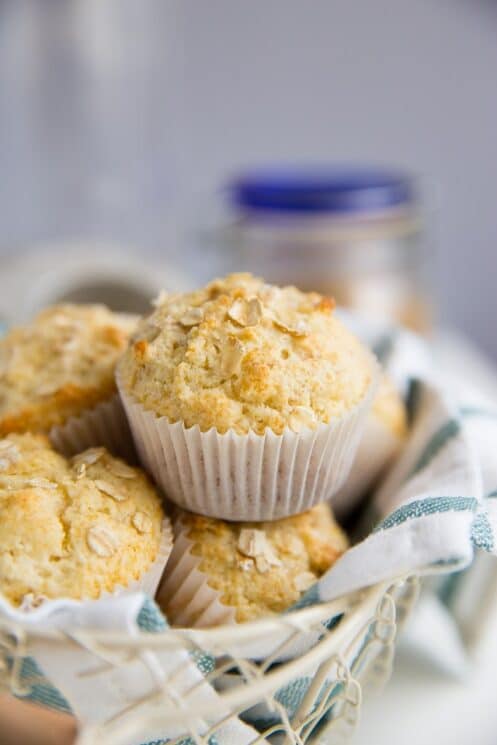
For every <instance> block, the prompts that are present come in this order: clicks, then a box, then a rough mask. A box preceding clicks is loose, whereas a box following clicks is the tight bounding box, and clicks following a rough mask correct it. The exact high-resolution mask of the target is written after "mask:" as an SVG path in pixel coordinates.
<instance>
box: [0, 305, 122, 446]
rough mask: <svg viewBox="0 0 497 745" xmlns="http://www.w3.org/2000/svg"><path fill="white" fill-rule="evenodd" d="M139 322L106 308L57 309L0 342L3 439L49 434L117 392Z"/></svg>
mask: <svg viewBox="0 0 497 745" xmlns="http://www.w3.org/2000/svg"><path fill="white" fill-rule="evenodd" d="M135 327H136V318H134V317H130V316H125V315H120V314H117V313H112V312H111V311H110V310H108V309H107V308H106V307H104V306H102V305H69V304H67V305H57V306H53V307H51V308H47V309H46V310H44V311H42V312H41V313H40V314H39V315H38V316H37V317H36V318H35V319H34V320H33V321H32V322H31V323H29V324H27V325H26V326H19V327H17V328H13V329H12V330H11V331H9V333H7V334H6V336H4V337H3V338H2V339H0V436H1V435H6V434H9V433H10V432H27V431H31V432H45V433H47V432H49V431H50V429H51V428H52V427H53V426H55V425H61V424H64V423H65V422H66V421H67V419H69V417H71V416H77V415H78V414H80V413H81V412H82V411H83V410H84V409H88V408H92V407H94V406H95V405H96V404H97V403H99V402H100V401H103V400H105V399H108V398H110V397H111V396H112V395H114V393H115V392H116V387H115V380H114V373H115V366H116V362H117V360H118V358H119V356H120V355H121V354H122V352H123V350H124V349H125V347H126V345H127V343H128V339H129V335H130V333H131V331H132V330H134V328H135Z"/></svg>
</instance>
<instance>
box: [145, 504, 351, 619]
mask: <svg viewBox="0 0 497 745" xmlns="http://www.w3.org/2000/svg"><path fill="white" fill-rule="evenodd" d="M175 533H176V536H177V537H176V542H175V545H174V549H173V552H172V554H171V557H170V559H169V561H168V564H167V566H166V571H165V573H164V577H163V581H162V583H161V586H160V588H159V592H158V594H157V599H158V602H159V604H160V605H161V607H162V609H163V610H164V612H165V614H166V617H167V619H168V620H169V622H170V623H172V624H174V625H177V626H211V625H216V624H218V623H227V622H233V621H236V622H242V621H252V620H254V619H256V618H260V617H263V616H270V615H274V614H278V613H281V612H282V611H284V610H286V609H287V608H289V607H291V606H292V605H294V603H296V602H297V601H298V600H299V598H300V597H301V595H302V593H303V592H305V591H306V590H308V589H309V587H311V586H312V585H313V584H314V583H315V582H316V581H317V580H318V579H319V577H320V576H321V575H322V574H323V573H324V572H326V570H327V569H329V568H330V566H332V564H334V562H335V561H336V560H337V559H338V557H339V556H340V555H341V554H342V553H343V552H344V551H345V550H346V548H347V538H346V536H345V534H344V533H343V531H342V530H341V528H340V527H339V526H338V525H337V523H336V522H335V520H334V519H333V516H332V514H331V511H330V509H329V507H328V506H327V505H326V504H320V505H318V506H317V507H314V508H313V509H311V510H309V511H308V512H304V513H303V514H301V515H297V516H293V517H288V518H285V519H283V520H276V521H273V522H264V523H232V522H226V521H223V520H216V519H213V518H207V517H203V516H200V515H194V514H192V513H189V512H184V511H183V510H178V511H177V514H176V522H175Z"/></svg>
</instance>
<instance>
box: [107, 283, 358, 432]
mask: <svg viewBox="0 0 497 745" xmlns="http://www.w3.org/2000/svg"><path fill="white" fill-rule="evenodd" d="M119 372H120V377H121V381H122V384H123V386H124V388H125V390H127V391H128V392H130V393H131V394H132V395H133V397H134V398H135V399H136V400H137V401H138V402H139V403H141V404H142V405H143V406H144V407H145V408H146V409H149V410H151V411H153V412H154V413H155V414H157V415H159V416H165V417H167V418H168V420H169V421H170V422H177V421H181V422H183V423H184V424H185V426H186V427H191V426H193V425H198V426H199V427H200V429H201V430H202V431H207V430H209V429H210V428H212V427H214V428H215V429H216V430H217V431H218V432H220V433H223V432H226V431H227V430H229V429H232V430H234V431H235V432H237V433H239V434H246V433H248V432H249V431H254V432H256V433H258V434H263V433H264V431H265V429H266V428H269V429H271V430H273V432H275V433H277V434H281V433H282V432H283V430H284V429H285V428H287V427H289V428H290V429H292V430H294V431H299V430H301V429H303V428H305V427H307V428H310V429H314V428H316V427H317V426H318V424H319V423H329V422H331V421H333V420H334V419H336V418H338V417H341V416H343V415H344V414H346V413H347V412H348V411H350V410H351V409H352V408H353V407H354V406H355V405H356V404H358V403H359V402H361V400H362V399H363V398H364V396H365V394H366V392H367V390H368V388H369V386H370V383H371V380H372V366H371V359H370V355H369V352H368V351H367V350H366V348H365V347H363V345H362V344H361V343H360V342H359V341H358V340H357V339H356V338H355V337H354V336H353V334H351V333H350V332H349V331H348V330H347V329H346V328H345V327H344V326H343V324H342V323H341V322H340V321H339V320H338V319H337V318H336V317H335V314H334V302H333V300H331V299H330V298H326V297H323V296H321V295H318V294H317V293H304V292H301V291H299V290H298V289H297V288H295V287H284V288H278V287H275V286H271V285H268V284H265V283H264V282H263V280H261V279H257V278H255V277H253V276H251V275H250V274H233V275H230V276H228V277H226V278H225V279H219V280H215V281H213V282H211V283H210V284H209V285H207V286H206V287H205V288H203V289H200V290H197V291H194V292H190V293H184V294H170V295H167V294H165V293H164V294H162V295H161V296H160V297H159V299H158V301H157V307H156V310H155V312H154V313H152V315H151V316H149V317H148V318H147V319H145V320H143V321H142V322H141V323H140V324H139V327H138V330H137V332H136V334H135V335H134V336H133V338H132V342H131V344H130V346H129V348H128V350H127V352H126V353H125V355H124V357H123V358H122V361H121V363H120V365H119Z"/></svg>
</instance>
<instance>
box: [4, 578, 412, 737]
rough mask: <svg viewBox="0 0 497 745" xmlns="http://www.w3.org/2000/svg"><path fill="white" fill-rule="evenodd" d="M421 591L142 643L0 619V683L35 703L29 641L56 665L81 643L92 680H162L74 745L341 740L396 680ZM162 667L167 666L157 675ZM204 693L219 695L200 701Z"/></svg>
mask: <svg viewBox="0 0 497 745" xmlns="http://www.w3.org/2000/svg"><path fill="white" fill-rule="evenodd" d="M417 592H418V580H417V579H416V578H415V577H409V578H401V579H399V580H398V581H396V582H394V583H393V584H392V583H391V582H390V583H382V584H378V585H375V586H373V587H370V588H367V589H365V590H362V591H360V592H357V593H354V594H350V595H348V596H346V597H343V598H340V599H338V600H334V601H332V602H328V603H322V604H319V605H314V606H312V607H307V608H302V609H300V610H296V611H293V612H291V613H287V614H283V615H281V616H279V617H277V618H269V619H262V620H259V621H256V622H252V623H245V624H240V625H230V626H223V627H216V628H212V629H166V630H164V631H161V632H159V633H150V632H148V633H145V632H140V633H137V634H136V635H131V634H125V633H119V634H116V633H110V632H104V631H89V630H86V629H85V630H84V631H82V630H75V631H74V632H71V633H67V632H65V633H62V632H60V631H56V630H53V629H49V630H47V629H44V630H42V629H41V628H38V627H35V628H33V627H32V626H28V625H23V624H13V622H12V621H11V620H10V621H9V622H7V620H6V619H5V618H2V617H1V616H0V683H1V684H2V687H3V688H4V689H5V688H7V690H10V691H11V692H12V693H13V694H15V695H17V696H21V697H22V696H26V695H28V694H29V692H30V687H31V686H32V685H33V684H34V682H35V681H34V680H31V681H30V679H29V676H28V677H26V675H25V674H23V673H22V671H23V660H25V658H27V657H29V656H30V648H31V645H32V644H33V642H34V641H36V640H37V641H38V642H39V641H40V640H43V643H44V644H45V645H49V646H50V651H51V653H52V652H53V654H54V655H57V654H60V653H61V652H64V651H65V652H67V650H68V648H69V646H72V648H74V645H75V644H76V645H79V646H80V647H82V648H83V649H84V650H85V651H86V652H88V653H89V654H91V656H92V659H93V658H94V659H93V661H94V662H95V664H94V665H92V666H90V667H89V668H88V670H87V672H86V673H84V674H85V675H87V676H92V675H94V676H98V675H100V674H101V673H102V671H104V672H105V671H106V670H107V671H108V670H110V669H111V668H114V670H115V669H116V668H120V667H123V666H127V665H130V664H132V663H133V662H134V661H137V660H139V661H140V663H141V664H142V665H145V667H148V668H149V672H150V674H151V675H152V676H153V677H154V685H153V686H152V687H151V688H150V690H149V692H148V693H147V696H146V697H145V698H144V697H141V698H138V699H136V700H134V701H130V702H129V705H127V706H126V707H125V708H124V709H123V710H121V711H120V712H119V713H118V715H113V716H112V717H110V718H108V719H107V720H106V721H102V722H99V723H98V724H85V722H82V723H81V726H80V732H79V736H78V740H77V743H78V745H97V744H98V745H121V744H124V743H126V745H128V744H129V743H144V742H150V740H151V738H150V737H149V735H148V733H150V732H151V731H154V732H161V733H162V735H161V737H162V739H157V737H156V738H155V740H154V745H157V743H159V742H170V743H175V744H176V745H179V744H180V743H181V745H185V744H188V745H193V744H198V745H221V743H231V742H233V743H235V742H236V745H241V739H239V738H238V737H236V736H235V734H233V735H232V736H229V735H228V736H227V735H226V732H230V731H231V732H233V733H235V732H236V729H233V725H234V724H238V725H239V726H240V727H241V728H242V731H243V732H245V735H246V734H247V732H251V731H252V732H253V736H246V740H245V741H246V742H247V743H248V742H253V743H263V742H271V743H272V742H276V743H282V745H289V744H290V743H295V744H298V745H303V744H304V743H313V742H314V743H334V742H344V741H346V740H347V739H348V738H349V736H350V735H351V733H352V731H353V728H354V726H355V725H356V724H357V722H358V719H359V714H360V710H361V702H362V697H363V692H364V691H365V690H366V689H367V688H373V689H377V690H378V689H379V688H381V686H382V685H383V684H384V683H385V682H386V680H388V678H389V675H390V672H391V667H392V659H393V654H394V646H395V640H396V636H397V631H398V629H399V626H400V625H401V624H402V623H403V621H404V620H405V618H406V616H407V615H408V613H409V611H410V609H411V607H412V606H413V604H414V601H415V599H416V596H417ZM254 650H260V651H259V652H256V651H254ZM200 659H201V660H203V661H204V664H203V666H200V667H201V669H202V672H203V675H201V676H198V677H197V679H196V682H194V683H193V684H188V685H185V680H187V677H188V676H187V668H188V667H189V666H191V665H192V661H195V660H197V661H198V660H200ZM160 660H168V664H167V665H166V666H164V665H162V666H161V665H160V664H159V668H161V669H158V667H157V662H158V661H159V662H160ZM205 660H209V664H207V665H206V664H205ZM173 663H174V664H173ZM166 668H167V670H166ZM205 688H208V689H209V691H210V692H211V693H212V696H203V695H202V691H203V690H204V689H205ZM62 693H63V691H62ZM230 727H231V728H232V729H231V730H230ZM249 728H250V729H249Z"/></svg>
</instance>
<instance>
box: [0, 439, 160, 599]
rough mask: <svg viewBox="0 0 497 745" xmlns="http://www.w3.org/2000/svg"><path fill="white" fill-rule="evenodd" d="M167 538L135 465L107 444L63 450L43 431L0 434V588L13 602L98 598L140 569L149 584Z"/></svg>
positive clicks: (155, 500)
mask: <svg viewBox="0 0 497 745" xmlns="http://www.w3.org/2000/svg"><path fill="white" fill-rule="evenodd" d="M170 547H171V533H170V528H169V524H168V521H167V519H165V517H164V514H163V511H162V507H161V501H160V498H159V496H158V494H157V492H156V490H155V489H154V487H153V486H152V485H151V483H150V482H149V481H148V479H147V477H146V476H145V475H144V474H143V473H142V472H141V471H140V470H139V469H136V468H131V467H130V466H128V465H127V464H126V463H124V461H121V460H118V459H117V458H113V457H112V456H110V455H109V453H108V452H107V451H106V450H105V449H104V448H94V449H91V450H87V451H85V452H84V453H81V454H80V455H78V456H76V457H75V458H73V459H72V460H67V459H66V458H64V457H63V456H62V455H60V454H59V453H57V452H55V450H54V449H53V448H52V447H51V445H50V443H49V441H48V439H47V438H46V437H45V436H43V435H35V434H23V435H19V434H11V435H9V436H8V437H6V438H4V439H2V440H0V593H1V594H2V595H3V596H4V597H5V598H7V599H8V600H9V601H10V602H11V603H12V604H13V605H16V606H22V607H23V608H29V607H32V606H33V605H37V604H39V603H40V602H41V601H42V600H44V599H46V598H50V599H52V598H74V599H85V598H88V599H90V598H98V597H99V596H100V595H101V594H102V593H109V592H113V591H115V590H116V589H117V588H118V587H120V586H129V585H130V583H131V582H134V581H137V580H140V579H141V580H145V578H147V582H149V581H150V582H152V583H153V584H154V585H155V586H154V587H151V586H149V585H147V586H146V588H145V586H144V589H147V590H149V591H153V590H155V587H156V585H157V584H158V580H159V577H160V574H159V570H160V571H161V570H162V568H163V566H164V564H165V561H166V560H167V556H168V553H169V550H170ZM158 562H161V566H160V567H158V566H157V564H158ZM152 575H153V576H152Z"/></svg>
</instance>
